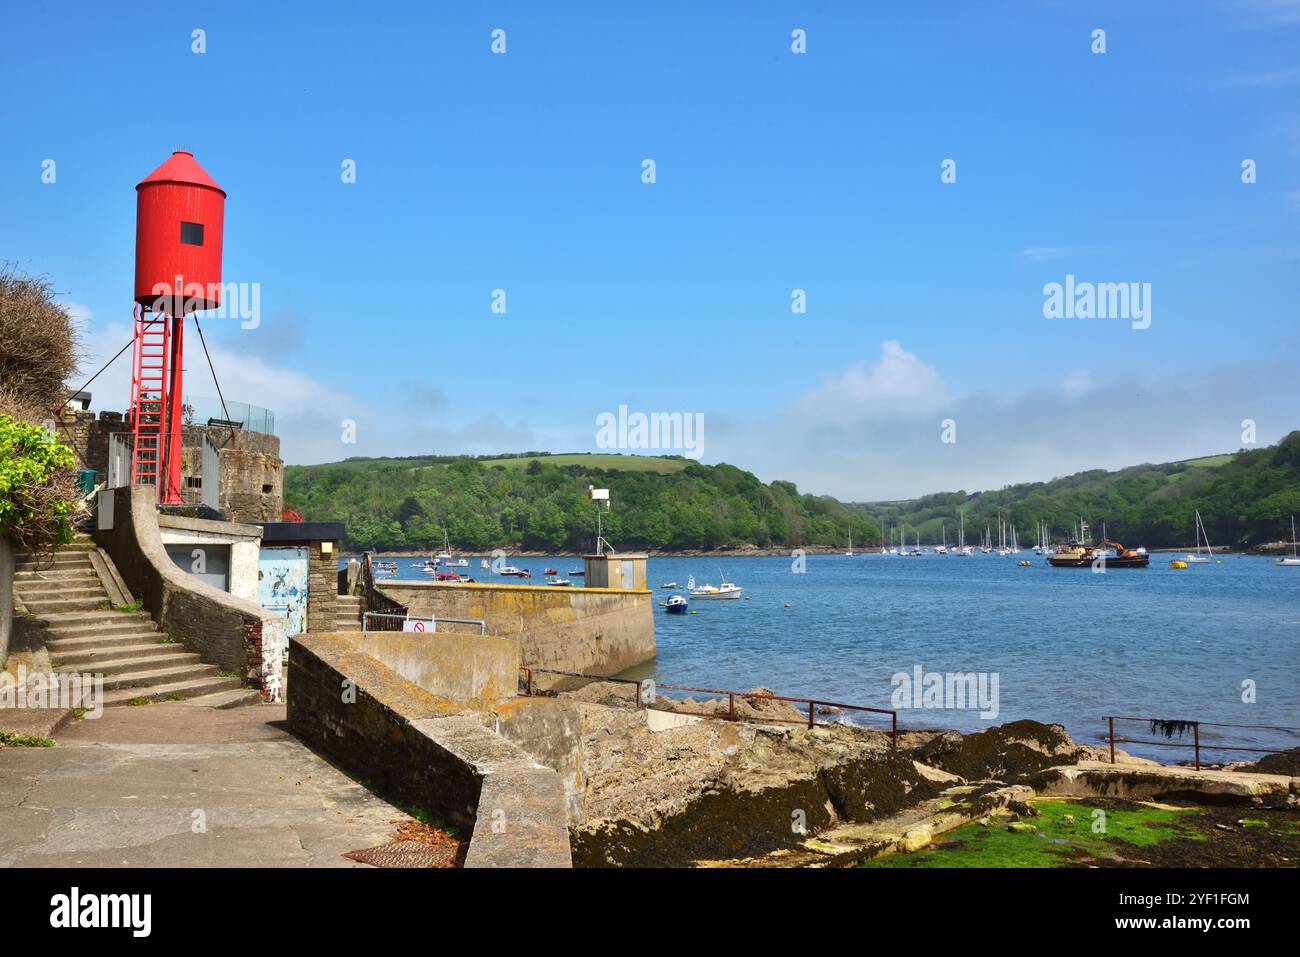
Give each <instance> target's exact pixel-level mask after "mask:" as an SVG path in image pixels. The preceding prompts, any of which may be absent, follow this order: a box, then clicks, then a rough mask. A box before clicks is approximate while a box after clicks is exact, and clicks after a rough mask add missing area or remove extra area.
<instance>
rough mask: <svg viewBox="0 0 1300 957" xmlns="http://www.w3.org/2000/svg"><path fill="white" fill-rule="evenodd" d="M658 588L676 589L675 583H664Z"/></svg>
mask: <svg viewBox="0 0 1300 957" xmlns="http://www.w3.org/2000/svg"><path fill="white" fill-rule="evenodd" d="M659 587H660V588H676V587H677V582H664V583H663V584H662V585H660V586H659Z"/></svg>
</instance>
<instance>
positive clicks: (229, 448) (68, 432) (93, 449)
mask: <svg viewBox="0 0 1300 957" xmlns="http://www.w3.org/2000/svg"><path fill="white" fill-rule="evenodd" d="M56 431H57V433H58V435H59V438H60V439H61V440H62V441H63V442H64V444H66V445H70V446H71V447H72V449H73V451H74V452H75V453H76V455H77V465H78V468H88V469H95V470H96V471H97V472H99V481H101V482H103V481H105V480H106V479H107V478H108V445H109V436H110V435H112V434H113V433H115V432H127V431H128V428H127V424H126V422H125V421H124V419H123V416H122V414H121V413H120V412H107V411H105V412H100V413H99V414H98V416H96V414H95V413H94V412H90V411H86V410H81V409H76V410H74V409H67V410H64V411H63V412H61V413H60V416H59V422H58V428H57V430H56ZM204 437H208V438H211V439H212V441H213V443H214V444H215V445H216V447H217V449H218V466H219V471H220V473H221V475H220V482H221V486H220V494H219V496H218V507H219V508H220V510H221V512H222V514H223V515H225V516H226V518H228V519H230V520H231V521H235V522H276V521H279V520H280V515H281V513H282V512H283V511H284V462H283V461H282V460H281V459H280V439H279V437H277V436H274V435H268V434H266V433H264V432H249V431H245V430H243V429H237V430H235V431H233V432H232V431H231V430H230V429H221V428H210V427H209V426H206V425H187V426H183V427H182V429H181V446H182V449H181V498H182V499H183V500H184V502H185V503H186V504H187V505H200V504H202V502H203V488H202V485H201V484H193V483H192V482H191V481H190V479H195V478H201V476H202V472H203V439H204Z"/></svg>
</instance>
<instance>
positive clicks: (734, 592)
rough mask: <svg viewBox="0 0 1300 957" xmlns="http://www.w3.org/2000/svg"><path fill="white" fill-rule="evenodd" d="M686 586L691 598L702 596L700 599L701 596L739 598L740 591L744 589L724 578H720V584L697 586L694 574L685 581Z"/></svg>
mask: <svg viewBox="0 0 1300 957" xmlns="http://www.w3.org/2000/svg"><path fill="white" fill-rule="evenodd" d="M687 588H689V589H690V593H691V597H692V598H702V599H703V598H739V597H740V593H741V592H742V591H744V589H743V588H741V587H740V586H739V585H733V584H732V583H731V582H729V581H727V580H726V579H725V578H724V579H722V584H721V585H718V586H716V587H715V586H713V585H702V586H700V587H698V588H697V587H696V585H695V576H694V575H692V576H691V577H690V580H689V581H688V582H687Z"/></svg>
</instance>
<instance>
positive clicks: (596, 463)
mask: <svg viewBox="0 0 1300 957" xmlns="http://www.w3.org/2000/svg"><path fill="white" fill-rule="evenodd" d="M538 459H540V460H541V461H543V462H545V463H546V464H547V465H554V466H555V467H556V468H563V467H564V466H566V465H579V466H582V467H583V468H588V469H610V470H614V471H619V472H655V473H658V474H659V475H671V474H672V473H673V472H680V471H681V470H682V469H684V468H686V466H687V464H688V461H687V460H686V459H669V458H663V457H662V456H658V455H620V454H618V453H600V452H591V453H588V452H579V453H573V454H569V455H534V456H518V457H511V458H504V459H479V460H478V461H479V464H480V465H485V466H487V467H488V468H492V467H493V466H494V465H503V466H505V467H506V468H508V469H522V468H527V467H528V463H529V462H535V461H537V460H538Z"/></svg>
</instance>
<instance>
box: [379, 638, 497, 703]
mask: <svg viewBox="0 0 1300 957" xmlns="http://www.w3.org/2000/svg"><path fill="white" fill-rule="evenodd" d="M360 647H361V648H363V649H364V651H365V652H366V654H368V655H370V656H371V657H373V658H375V659H376V660H378V661H379V662H380V663H381V664H383V665H384V666H385V667H387V668H388V669H389V670H390V671H393V672H395V673H396V674H398V675H400V676H401V677H403V678H405V679H406V680H407V681H409V682H411V683H412V684H415V685H419V686H420V687H421V688H423V689H424V690H425V691H428V692H430V693H431V694H436V695H442V696H444V697H448V698H462V699H465V700H482V701H485V702H497V701H504V700H506V699H508V698H513V697H514V696H515V695H516V694H517V693H518V690H519V642H518V640H517V639H514V638H495V637H493V636H491V635H456V634H417V633H414V632H402V631H373V632H369V633H367V634H366V637H365V640H364V642H363V643H362V644H361V646H360Z"/></svg>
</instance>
